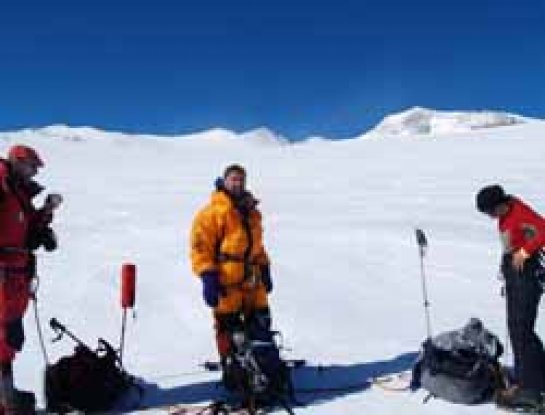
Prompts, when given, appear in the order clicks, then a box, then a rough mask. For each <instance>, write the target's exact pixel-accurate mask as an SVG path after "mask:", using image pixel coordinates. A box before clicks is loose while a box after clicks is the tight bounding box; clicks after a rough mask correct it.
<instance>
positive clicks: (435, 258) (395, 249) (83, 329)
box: [0, 121, 545, 415]
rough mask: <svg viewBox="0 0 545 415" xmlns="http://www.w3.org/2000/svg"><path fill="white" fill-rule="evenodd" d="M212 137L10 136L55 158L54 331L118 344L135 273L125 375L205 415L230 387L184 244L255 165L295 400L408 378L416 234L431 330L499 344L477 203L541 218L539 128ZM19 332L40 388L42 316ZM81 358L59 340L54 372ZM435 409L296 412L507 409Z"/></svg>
mask: <svg viewBox="0 0 545 415" xmlns="http://www.w3.org/2000/svg"><path fill="white" fill-rule="evenodd" d="M456 131H458V130H456ZM210 134H211V135H213V136H212V137H209V134H208V133H201V134H196V135H194V136H193V138H190V139H172V138H160V137H151V136H143V137H134V136H125V135H123V134H121V133H115V134H110V133H103V132H100V131H97V130H93V129H70V128H67V127H59V126H57V127H51V128H49V129H45V130H25V131H22V132H14V133H2V134H0V151H1V153H2V154H5V152H6V149H7V148H8V146H9V145H11V144H13V143H20V142H24V143H29V144H31V145H33V146H35V147H36V148H37V149H38V150H39V152H40V154H41V155H42V156H43V158H44V159H45V162H46V168H45V169H44V170H43V171H42V172H41V173H40V176H39V179H40V180H41V181H42V182H43V183H44V184H46V185H47V186H48V189H50V190H51V191H58V192H61V193H63V195H64V196H65V204H64V205H63V207H62V208H61V210H60V211H59V212H58V215H57V218H56V224H55V228H56V230H57V232H58V236H59V240H60V248H59V250H58V251H57V252H55V253H51V254H49V253H40V255H39V270H40V272H39V274H40V277H41V284H40V302H39V308H40V313H41V318H42V322H43V323H44V324H45V323H46V322H47V320H49V318H50V317H52V316H56V317H57V318H58V319H59V320H60V321H62V322H64V323H65V324H67V326H68V327H69V328H70V329H72V330H73V331H74V332H75V333H76V334H77V335H78V336H79V337H81V338H82V339H83V340H85V341H87V342H88V343H90V344H94V342H95V341H96V339H97V337H99V336H102V337H104V338H106V339H108V340H110V341H111V342H113V343H114V344H117V343H118V341H119V333H120V325H121V310H120V307H119V271H120V268H121V264H122V263H123V262H134V263H136V265H137V267H138V292H137V310H136V319H134V320H132V319H131V320H130V322H129V326H128V332H127V339H126V340H127V343H126V348H125V362H126V365H127V367H128V369H129V371H131V372H132V373H134V374H136V375H138V376H140V377H142V378H144V379H146V380H147V381H149V382H150V383H154V384H156V387H155V388H152V389H151V392H150V394H149V395H148V399H149V400H150V401H154V402H162V403H174V402H197V401H202V400H210V399H213V398H214V394H215V393H217V390H216V388H215V386H214V385H215V384H214V382H215V381H216V380H217V379H218V375H217V374H214V373H206V372H204V371H202V370H201V368H200V367H199V366H198V365H199V363H201V362H203V361H204V360H207V359H215V358H216V357H215V346H214V341H213V332H212V324H211V318H210V311H209V310H208V309H207V308H206V306H205V305H204V302H203V300H202V298H201V287H200V282H199V281H198V280H197V279H196V278H195V277H194V276H193V275H192V273H191V270H190V264H189V259H188V233H189V229H190V225H191V221H192V218H193V215H194V213H195V212H196V210H197V209H198V208H199V207H200V206H202V205H203V204H204V203H206V201H207V200H208V198H209V194H210V192H211V190H212V186H213V181H214V179H215V177H216V176H217V175H219V174H220V173H221V171H222V170H223V168H224V167H225V165H227V164H229V163H231V162H239V163H242V164H243V165H245V166H247V169H248V172H249V187H250V188H251V189H252V190H253V191H254V192H255V194H256V195H257V197H258V198H260V199H261V201H262V203H261V209H262V211H263V213H264V225H265V240H266V244H267V247H268V249H269V252H270V256H271V258H272V261H273V278H274V282H275V290H274V292H273V294H272V296H271V306H272V310H273V316H274V322H275V326H276V328H278V329H280V330H281V331H282V332H283V334H284V339H285V345H286V347H288V348H289V349H290V350H291V351H289V352H287V355H288V356H289V357H295V358H305V359H307V360H308V361H309V364H310V367H308V368H304V369H300V370H299V371H298V372H296V374H295V382H296V386H297V387H306V386H321V385H324V386H343V385H345V384H347V383H354V382H356V383H359V382H363V381H364V380H365V379H366V378H368V377H370V376H374V375H380V374H388V373H391V372H393V371H397V370H401V369H408V368H409V364H410V361H411V359H412V357H413V355H412V353H414V352H416V351H417V350H418V348H419V345H420V342H421V341H422V340H423V338H424V337H425V320H424V310H423V306H422V293H421V285H420V268H419V257H418V251H417V248H416V244H415V238H414V228H415V227H422V228H423V229H424V230H425V231H426V232H427V235H428V239H429V242H430V248H429V251H428V255H427V257H426V258H425V266H426V272H427V276H428V289H429V296H430V299H431V314H432V328H433V331H434V332H435V333H437V332H439V331H444V330H447V329H452V328H457V327H460V326H461V325H463V324H464V323H465V322H466V321H467V320H468V318H469V317H471V316H478V317H480V318H481V319H482V320H483V321H484V323H485V325H487V326H488V327H489V328H490V329H491V330H492V331H494V332H495V333H497V334H498V335H499V336H500V337H501V338H502V339H503V338H504V335H505V315H504V303H503V301H502V299H501V298H500V296H499V288H500V287H499V283H498V281H497V280H496V275H497V269H498V258H499V240H498V237H497V232H496V225H495V223H494V222H493V221H491V220H489V219H488V218H486V217H484V216H482V215H480V214H479V213H478V212H476V210H475V208H474V195H475V193H476V191H477V190H478V189H479V188H480V187H481V186H483V185H486V184H489V183H495V182H498V183H501V184H503V185H504V186H505V188H506V189H507V191H509V192H512V193H514V194H518V195H520V196H521V197H523V198H524V199H525V200H527V201H528V202H529V203H531V204H532V205H533V206H534V207H535V208H536V209H537V210H538V211H540V212H542V213H545V190H544V188H543V179H544V178H545V162H544V156H545V124H543V123H541V122H535V121H533V122H527V123H521V124H517V125H512V126H506V127H496V128H488V129H480V130H474V131H469V132H464V133H447V134H443V135H440V136H437V135H436V136H434V138H436V139H433V140H429V139H426V138H418V137H417V138H415V139H411V140H407V139H406V137H389V138H388V139H386V140H380V139H376V140H367V139H354V140H346V141H342V142H335V141H325V140H311V141H309V142H306V143H300V144H297V145H289V144H286V142H285V141H284V140H283V139H279V140H276V141H275V140H274V137H276V135H275V134H274V133H272V132H270V131H268V130H265V129H261V130H257V131H256V132H255V135H252V134H251V133H248V134H246V135H244V137H239V138H240V139H232V138H233V137H231V138H229V137H230V135H232V133H229V132H226V131H224V130H214V131H213V132H211V133H210ZM255 136H257V137H258V139H252V137H255ZM207 137H208V138H209V139H206V138H207ZM235 138H236V137H235ZM25 323H26V331H27V344H26V347H25V349H24V351H23V352H22V353H21V354H20V356H19V357H18V359H17V361H16V369H15V370H16V381H17V383H18V385H19V386H21V387H27V388H32V389H34V390H36V391H41V375H42V369H43V366H44V364H43V360H42V356H41V353H40V348H39V343H38V340H37V335H36V330H35V328H34V323H33V317H32V312H31V311H30V310H29V313H28V315H27V318H26V322H25ZM539 325H540V330H541V332H542V333H544V334H545V330H544V329H545V324H544V323H543V322H542V321H541V320H540V321H539ZM46 333H47V335H46V338H47V339H49V338H50V337H52V333H51V332H50V331H49V330H47V329H46ZM71 347H72V344H71V343H70V341H68V340H64V341H62V342H60V343H56V344H54V345H51V344H49V343H48V351H49V354H50V358H51V359H53V360H54V359H56V358H58V357H59V356H61V355H62V354H64V353H67V352H68V351H70V350H71ZM318 366H321V367H322V368H323V370H321V371H318V370H317V367H318ZM424 396H425V393H424V392H417V393H414V394H411V393H393V392H387V391H384V390H382V389H380V388H376V387H370V388H363V387H362V388H361V389H360V390H356V391H353V392H351V393H334V392H332V393H331V394H329V395H320V396H315V395H305V396H302V397H301V399H302V400H303V401H307V402H309V406H307V407H305V408H297V409H296V413H298V414H313V415H320V414H327V415H332V414H338V415H344V414H361V413H367V414H384V415H391V414H396V413H409V414H437V413H441V414H473V413H475V414H492V413H496V409H495V408H494V407H493V405H490V404H487V405H481V406H476V407H464V406H458V405H452V404H448V403H445V402H442V401H439V400H432V401H430V402H429V403H427V404H423V403H422V399H423V398H424Z"/></svg>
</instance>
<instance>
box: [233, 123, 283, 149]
mask: <svg viewBox="0 0 545 415" xmlns="http://www.w3.org/2000/svg"><path fill="white" fill-rule="evenodd" d="M240 138H242V139H243V140H246V141H250V142H253V143H256V144H264V145H278V144H281V145H283V144H288V143H289V141H288V139H286V138H285V137H283V136H282V135H280V134H277V133H276V132H274V131H272V130H271V129H269V128H267V127H259V128H256V129H254V130H250V131H246V132H244V133H242V134H240Z"/></svg>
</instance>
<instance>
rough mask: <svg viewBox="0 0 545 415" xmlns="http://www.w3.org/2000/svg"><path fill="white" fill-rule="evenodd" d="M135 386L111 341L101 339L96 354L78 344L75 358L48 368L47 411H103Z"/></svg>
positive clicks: (59, 361) (46, 384)
mask: <svg viewBox="0 0 545 415" xmlns="http://www.w3.org/2000/svg"><path fill="white" fill-rule="evenodd" d="M131 386H136V383H135V380H134V378H133V377H132V376H130V375H129V374H128V373H127V372H125V370H124V369H123V368H122V367H121V364H120V362H119V358H118V355H117V352H116V351H115V350H114V349H113V347H112V346H111V345H110V344H109V343H108V342H106V341H105V340H103V339H99V347H98V349H97V350H96V351H94V350H91V349H90V348H88V347H87V346H85V345H84V344H82V343H78V344H77V346H76V347H75V350H74V353H73V354H72V355H70V356H64V357H61V358H60V359H59V360H58V361H57V362H56V363H55V364H53V365H49V366H48V367H47V368H46V371H45V388H44V390H45V397H46V405H47V412H48V413H50V412H54V413H60V414H64V413H67V412H70V411H73V410H78V411H83V412H103V411H106V410H108V409H111V408H112V407H113V406H114V404H115V403H116V401H117V400H118V399H119V398H121V396H122V395H123V394H124V393H125V392H126V391H127V390H128V389H129V388H130V387H131Z"/></svg>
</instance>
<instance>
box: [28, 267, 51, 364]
mask: <svg viewBox="0 0 545 415" xmlns="http://www.w3.org/2000/svg"><path fill="white" fill-rule="evenodd" d="M33 281H34V283H33V284H34V285H33V286H32V287H31V290H30V299H31V300H32V305H33V308H34V321H35V323H36V331H37V332H38V341H39V342H40V349H41V350H42V356H43V358H44V362H45V365H46V367H47V366H49V357H48V356H47V349H46V347H45V341H44V335H43V330H42V324H41V320H40V313H39V311H38V288H39V286H40V280H39V278H38V276H37V275H36V276H35V277H34V280H33Z"/></svg>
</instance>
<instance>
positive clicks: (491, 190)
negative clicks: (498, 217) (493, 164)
mask: <svg viewBox="0 0 545 415" xmlns="http://www.w3.org/2000/svg"><path fill="white" fill-rule="evenodd" d="M509 198H510V197H509V195H507V194H505V191H504V190H503V188H502V187H501V186H500V185H499V184H493V185H490V186H486V187H483V188H482V189H481V190H479V193H477V197H476V198H475V204H476V205H477V210H479V212H482V213H491V212H493V211H494V209H495V208H496V207H497V206H498V205H500V204H502V203H505V202H507V201H509Z"/></svg>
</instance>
